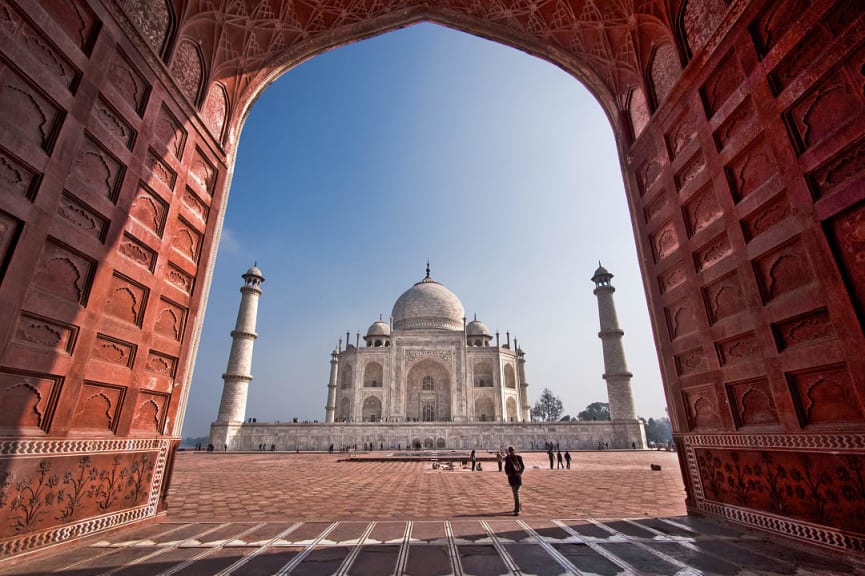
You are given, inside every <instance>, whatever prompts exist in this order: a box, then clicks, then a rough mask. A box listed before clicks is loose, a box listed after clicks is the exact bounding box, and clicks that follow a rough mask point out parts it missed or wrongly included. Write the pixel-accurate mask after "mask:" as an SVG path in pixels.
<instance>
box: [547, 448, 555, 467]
mask: <svg viewBox="0 0 865 576" xmlns="http://www.w3.org/2000/svg"><path fill="white" fill-rule="evenodd" d="M549 446H550V447H549V448H547V458H549V459H550V470H552V469H553V463H554V461H555V459H556V457H555V455H554V454H553V443H552V442H550V444H549Z"/></svg>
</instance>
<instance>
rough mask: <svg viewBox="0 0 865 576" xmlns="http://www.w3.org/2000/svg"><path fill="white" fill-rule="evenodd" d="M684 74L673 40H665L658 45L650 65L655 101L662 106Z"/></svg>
mask: <svg viewBox="0 0 865 576" xmlns="http://www.w3.org/2000/svg"><path fill="white" fill-rule="evenodd" d="M681 74H682V65H681V64H679V56H678V54H676V47H675V46H674V45H673V43H672V42H665V43H664V44H661V45H660V46H658V48H657V50H655V54H654V56H653V57H652V64H651V65H650V67H649V75H650V77H651V79H652V87H653V88H654V91H655V102H657V103H658V106H660V105H661V104H662V103H663V102H664V100H666V99H667V96H668V95H669V94H670V90H672V89H673V86H675V85H676V82H677V81H678V80H679V76H681Z"/></svg>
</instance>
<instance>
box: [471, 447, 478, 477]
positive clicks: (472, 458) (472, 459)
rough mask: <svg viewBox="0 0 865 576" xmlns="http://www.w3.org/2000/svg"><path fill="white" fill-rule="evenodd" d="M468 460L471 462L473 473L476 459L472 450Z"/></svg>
mask: <svg viewBox="0 0 865 576" xmlns="http://www.w3.org/2000/svg"><path fill="white" fill-rule="evenodd" d="M469 458H470V459H471V461H472V472H474V471H475V464H477V461H478V457H477V456H476V455H475V451H474V450H472V455H471V456H469Z"/></svg>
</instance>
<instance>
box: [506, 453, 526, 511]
mask: <svg viewBox="0 0 865 576" xmlns="http://www.w3.org/2000/svg"><path fill="white" fill-rule="evenodd" d="M525 469H526V465H525V464H523V457H522V456H520V455H519V454H517V451H516V449H514V447H513V446H508V455H507V456H505V474H507V475H508V484H509V485H510V487H511V490H512V491H513V493H514V516H519V515H520V512H521V511H522V506H520V487H521V486H522V485H523V472H524V471H525Z"/></svg>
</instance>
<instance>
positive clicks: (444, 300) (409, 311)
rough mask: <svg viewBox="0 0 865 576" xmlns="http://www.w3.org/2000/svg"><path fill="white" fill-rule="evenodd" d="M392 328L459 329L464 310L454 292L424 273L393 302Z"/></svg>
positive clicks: (461, 326) (461, 327) (461, 324)
mask: <svg viewBox="0 0 865 576" xmlns="http://www.w3.org/2000/svg"><path fill="white" fill-rule="evenodd" d="M391 316H392V317H393V327H394V329H395V330H422V329H428V328H435V329H440V330H462V329H463V319H464V318H465V309H463V304H462V302H460V299H459V298H457V297H456V294H454V293H453V292H451V291H450V290H448V289H447V288H445V287H444V286H442V285H441V284H439V283H438V282H436V281H435V280H433V279H432V278H430V277H429V268H427V276H426V278H424V279H423V280H421V281H420V282H418V283H417V284H415V285H414V286H412V287H411V288H409V289H408V290H406V291H405V292H403V295H402V296H400V297H399V298H398V299H397V301H396V304H394V305H393V312H392V313H391Z"/></svg>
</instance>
